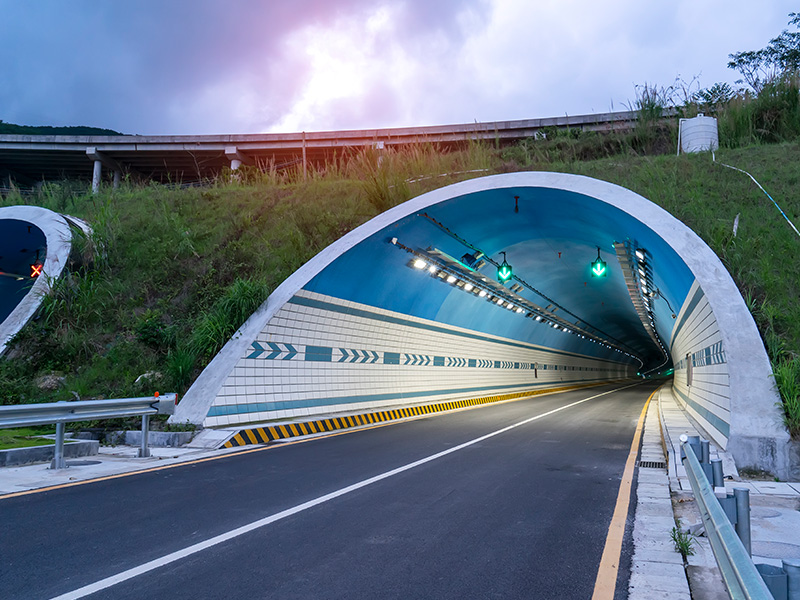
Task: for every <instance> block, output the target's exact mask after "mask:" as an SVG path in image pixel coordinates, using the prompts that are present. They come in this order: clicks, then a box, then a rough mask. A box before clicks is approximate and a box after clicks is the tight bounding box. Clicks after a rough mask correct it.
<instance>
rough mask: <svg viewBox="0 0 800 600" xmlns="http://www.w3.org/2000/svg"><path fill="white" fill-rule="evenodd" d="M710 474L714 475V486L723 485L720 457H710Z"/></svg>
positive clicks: (723, 478)
mask: <svg viewBox="0 0 800 600" xmlns="http://www.w3.org/2000/svg"><path fill="white" fill-rule="evenodd" d="M711 474H712V475H713V476H714V487H715V488H718V487H725V477H724V475H723V474H722V459H721V458H712V459H711Z"/></svg>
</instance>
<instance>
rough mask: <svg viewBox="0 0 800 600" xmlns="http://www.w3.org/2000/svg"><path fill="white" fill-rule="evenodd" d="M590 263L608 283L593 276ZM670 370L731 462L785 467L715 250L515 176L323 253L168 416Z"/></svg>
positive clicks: (639, 209)
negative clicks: (503, 280) (640, 257)
mask: <svg viewBox="0 0 800 600" xmlns="http://www.w3.org/2000/svg"><path fill="white" fill-rule="evenodd" d="M478 250H480V251H482V252H483V253H485V257H483V258H484V260H485V261H486V260H488V259H492V260H494V263H495V264H497V263H499V261H501V260H502V256H501V253H502V252H504V253H505V256H506V257H507V260H508V263H510V264H511V265H512V266H513V268H514V273H515V276H516V277H517V279H516V280H513V281H511V282H509V283H508V284H507V285H504V286H500V285H499V284H497V283H492V281H490V280H492V279H494V277H495V266H494V265H493V264H491V262H487V263H486V264H484V265H481V263H480V262H479V261H480V258H481V256H480V255H479V254H478V253H477V252H478ZM636 250H641V251H643V252H644V254H645V255H646V263H639V262H637V259H636V258H635V251H636ZM476 256H477V257H478V262H477V264H476V263H475V261H474V260H473V259H475V257H476ZM596 257H602V258H603V260H605V261H606V262H607V264H608V275H607V276H606V277H596V278H593V277H590V265H591V263H592V261H593V260H594V259H595V258H596ZM420 263H424V267H423V268H417V267H419V266H420ZM431 267H433V268H435V269H436V273H432V272H431ZM640 269H641V270H640ZM637 272H640V273H641V276H640V275H637ZM642 283H645V284H646V285H647V286H648V287H649V288H650V290H649V291H648V293H647V294H644V293H642V288H641V284H642ZM511 286H513V287H511ZM479 289H483V290H484V291H486V294H484V295H481V294H479V293H478V290H479ZM648 294H649V295H648ZM492 298H494V300H492ZM537 317H538V318H537ZM661 345H663V348H664V350H665V352H662V350H661V349H660V346H661ZM669 367H672V368H674V373H675V375H674V379H673V391H674V393H675V395H676V397H677V398H678V399H679V401H680V402H681V403H682V404H683V405H684V407H685V408H686V410H687V411H688V412H689V413H690V414H691V415H692V416H693V417H694V418H695V419H696V420H697V421H698V423H699V424H700V425H701V426H702V427H703V428H704V429H705V430H706V432H707V433H708V434H709V436H710V437H712V438H713V439H714V440H715V441H716V442H717V443H718V444H720V445H721V446H722V447H723V448H727V449H728V450H729V451H731V452H732V453H733V455H734V456H735V458H736V459H737V463H738V464H739V465H740V466H758V467H760V468H765V469H768V470H770V471H772V472H775V473H778V474H779V475H780V474H783V473H786V472H787V469H788V468H789V465H788V455H789V447H788V441H789V438H788V434H787V433H786V431H785V428H784V427H783V425H782V420H781V415H780V411H779V408H778V407H777V405H778V402H779V397H778V395H777V391H776V389H775V386H774V382H773V380H772V377H771V369H770V365H769V361H768V358H767V356H766V353H765V351H764V347H763V344H762V342H761V339H760V336H759V334H758V331H757V329H756V326H755V324H754V322H753V320H752V317H751V316H750V314H749V312H748V310H747V307H746V306H745V304H744V301H743V300H742V298H741V295H740V294H739V292H738V290H737V288H736V286H735V284H734V282H733V281H732V279H731V277H730V276H729V274H728V273H727V271H726V270H725V268H724V267H723V265H722V264H721V263H720V261H719V259H718V258H717V257H716V255H715V254H714V253H713V251H711V249H710V248H708V247H707V246H706V245H705V244H704V243H703V242H702V240H700V238H698V236H697V235H695V234H694V233H693V232H692V231H691V230H690V229H688V228H687V227H686V226H684V225H683V224H682V223H680V222H679V221H678V220H677V219H675V218H674V217H672V216H671V215H669V214H668V213H667V212H665V211H664V210H663V209H661V208H659V207H658V206H656V205H655V204H653V203H651V202H649V201H648V200H646V199H645V198H643V197H641V196H639V195H638V194H635V193H634V192H632V191H630V190H627V189H624V188H621V187H619V186H616V185H613V184H610V183H606V182H603V181H599V180H595V179H590V178H587V177H582V176H576V175H565V174H558V173H542V172H526V173H512V174H506V175H495V176H490V177H483V178H479V179H473V180H469V181H465V182H462V183H458V184H454V185H451V186H448V187H445V188H441V189H439V190H435V191H432V192H429V193H427V194H424V195H422V196H419V197H417V198H414V199H412V200H410V201H408V202H406V203H404V204H402V205H400V206H397V207H395V208H393V209H391V210H389V211H387V212H386V213H383V214H381V215H379V216H377V217H375V218H374V219H372V220H371V221H369V222H368V223H366V224H364V225H362V226H361V227H359V228H358V229H356V230H354V231H352V232H350V233H349V234H348V235H346V236H344V237H343V238H342V239H340V240H338V241H337V242H336V243H334V244H332V245H331V246H330V247H328V248H327V249H325V250H324V251H322V252H321V253H320V254H318V255H317V256H316V257H315V258H314V259H312V260H311V261H309V262H308V263H307V264H305V265H304V266H303V267H301V268H300V269H299V270H298V271H297V272H295V273H294V274H293V275H292V276H291V277H289V278H288V279H287V280H286V281H285V282H284V283H283V284H282V285H281V286H279V287H278V288H277V289H276V290H275V291H274V292H273V294H272V295H271V296H270V297H269V299H268V300H267V301H266V302H265V303H264V304H263V305H262V306H261V307H260V308H259V310H258V311H256V313H254V314H253V315H252V317H251V318H250V319H248V321H247V322H246V323H245V324H244V325H243V326H242V327H241V328H240V330H239V331H238V332H237V333H236V334H235V335H234V337H233V338H232V339H231V340H230V341H229V342H228V344H227V345H226V346H225V347H224V348H223V350H222V351H221V352H220V353H219V355H218V356H217V357H215V358H214V360H213V361H212V362H211V363H210V365H209V366H208V367H207V368H206V370H205V371H204V372H203V373H202V374H201V376H200V377H199V378H198V379H197V381H196V382H195V383H194V384H193V385H192V387H191V388H190V389H189V391H188V393H187V394H186V396H185V398H184V399H183V400H182V402H181V403H180V404H179V405H178V407H177V410H176V414H175V415H174V417H173V418H172V420H173V421H176V422H185V421H187V420H188V421H191V422H194V423H199V424H203V425H205V426H225V425H237V424H244V423H252V422H260V421H265V420H269V419H275V418H285V417H292V418H306V417H311V416H313V415H315V414H322V413H331V412H336V411H342V412H346V411H356V410H364V409H377V408H382V407H387V406H388V407H391V406H407V405H409V404H415V403H426V402H434V401H439V400H441V399H443V398H448V399H463V398H474V397H485V396H493V397H494V396H497V397H505V396H512V395H514V394H520V393H523V392H526V391H530V390H536V389H550V388H553V387H564V386H575V385H584V384H592V383H598V382H602V381H607V380H612V379H620V378H626V377H632V376H635V375H636V374H637V371H639V370H640V369H642V370H648V369H652V370H657V369H662V370H663V369H667V368H669Z"/></svg>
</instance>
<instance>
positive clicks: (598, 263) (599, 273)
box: [592, 248, 608, 277]
mask: <svg viewBox="0 0 800 600" xmlns="http://www.w3.org/2000/svg"><path fill="white" fill-rule="evenodd" d="M606 275H608V265H607V264H606V262H605V261H604V260H603V259H602V258H600V248H598V249H597V260H595V261H594V262H592V277H605V276H606Z"/></svg>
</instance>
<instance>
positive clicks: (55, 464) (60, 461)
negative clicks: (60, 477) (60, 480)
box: [50, 423, 67, 469]
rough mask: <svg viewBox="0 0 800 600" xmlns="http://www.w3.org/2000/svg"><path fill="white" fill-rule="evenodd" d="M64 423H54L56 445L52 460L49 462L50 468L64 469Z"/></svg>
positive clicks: (65, 464) (65, 465)
mask: <svg viewBox="0 0 800 600" xmlns="http://www.w3.org/2000/svg"><path fill="white" fill-rule="evenodd" d="M64 429H65V425H64V423H56V446H55V452H54V454H53V460H52V461H51V462H50V468H51V469H66V468H67V463H66V461H65V460H64Z"/></svg>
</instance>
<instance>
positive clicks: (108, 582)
mask: <svg viewBox="0 0 800 600" xmlns="http://www.w3.org/2000/svg"><path fill="white" fill-rule="evenodd" d="M640 383H641V382H637V383H634V384H632V385H627V386H625V387H622V388H618V389H614V390H609V391H607V392H603V393H602V394H595V395H594V396H590V397H589V398H584V399H583V400H577V401H576V402H572V403H571V404H565V405H564V406H560V407H559V408H554V409H553V410H549V411H547V412H545V413H542V414H540V415H536V416H535V417H530V418H528V419H525V420H524V421H520V422H519V423H514V424H513V425H509V426H507V427H503V428H502V429H498V430H497V431H493V432H492V433H487V434H486V435H482V436H481V437H478V438H475V439H474V440H470V441H468V442H464V443H463V444H460V445H458V446H454V447H452V448H448V449H447V450H443V451H442V452H438V453H436V454H431V455H430V456H428V457H426V458H421V459H420V460H417V461H414V462H412V463H408V464H407V465H403V466H402V467H397V468H396V469H392V470H391V471H386V472H385V473H381V474H380V475H375V476H374V477H370V478H369V479H364V480H363V481H359V482H358V483H354V484H353V485H348V486H347V487H343V488H341V489H339V490H336V491H335V492H331V493H329V494H325V495H324V496H320V497H319V498H315V499H314V500H309V501H308V502H304V503H303V504H298V505H297V506H294V507H292V508H287V509H286V510H282V511H281V512H279V513H275V514H274V515H270V516H269V517H264V518H263V519H259V520H258V521H253V522H252V523H248V524H247V525H243V526H242V527H237V528H236V529H232V530H231V531H228V532H226V533H222V534H220V535H218V536H215V537H212V538H209V539H207V540H205V541H203V542H198V543H197V544H193V545H191V546H187V547H186V548H184V549H182V550H178V551H176V552H172V553H170V554H167V555H165V556H162V557H160V558H156V559H154V560H151V561H149V562H146V563H144V564H141V565H139V566H138V567H134V568H132V569H128V570H127V571H122V572H121V573H117V574H116V575H112V576H111V577H106V578H105V579H101V580H100V581H96V582H95V583H91V584H89V585H86V586H83V587H82V588H78V589H77V590H73V591H71V592H67V593H66V594H62V595H60V596H56V597H55V598H53V599H52V600H76V599H77V598H84V597H86V596H88V595H90V594H95V593H97V592H99V591H101V590H104V589H107V588H110V587H112V586H114V585H117V584H118V583H122V582H123V581H127V580H128V579H132V578H133V577H138V576H139V575H143V574H145V573H147V572H149V571H153V570H155V569H158V568H160V567H163V566H165V565H168V564H170V563H173V562H175V561H176V560H180V559H182V558H186V557H187V556H191V555H192V554H196V553H198V552H201V551H202V550H206V549H208V548H211V547H213V546H216V545H218V544H222V543H223V542H227V541H228V540H232V539H234V538H237V537H239V536H240V535H244V534H245V533H250V532H251V531H254V530H256V529H260V528H261V527H266V526H267V525H270V524H272V523H275V522H276V521H280V520H281V519H285V518H286V517H291V516H292V515H296V514H297V513H300V512H303V511H304V510H308V509H309V508H313V507H315V506H318V505H320V504H324V503H325V502H329V501H330V500H333V499H335V498H339V497H340V496H344V495H345V494H349V493H350V492H355V491H356V490H360V489H361V488H364V487H367V486H368V485H372V484H373V483H377V482H379V481H383V480H384V479H388V478H389V477H394V476H395V475H399V474H400V473H403V472H405V471H409V470H411V469H414V468H416V467H419V466H421V465H424V464H425V463H429V462H431V461H434V460H437V459H439V458H442V457H443V456H447V455H448V454H452V453H453V452H458V451H459V450H463V449H464V448H469V447H470V446H473V445H475V444H479V443H480V442H483V441H485V440H488V439H489V438H493V437H495V436H496V435H500V434H502V433H506V432H507V431H511V430H512V429H516V428H517V427H522V426H523V425H527V424H528V423H531V422H533V421H537V420H539V419H543V418H544V417H549V416H550V415H552V414H555V413H557V412H561V411H562V410H566V409H568V408H572V407H573V406H577V405H579V404H583V403H584V402H588V401H589V400H594V399H595V398H600V397H601V396H605V395H607V394H611V393H614V392H620V391H622V390H626V389H628V388H631V387H634V386H637V385H639V384H640Z"/></svg>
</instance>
